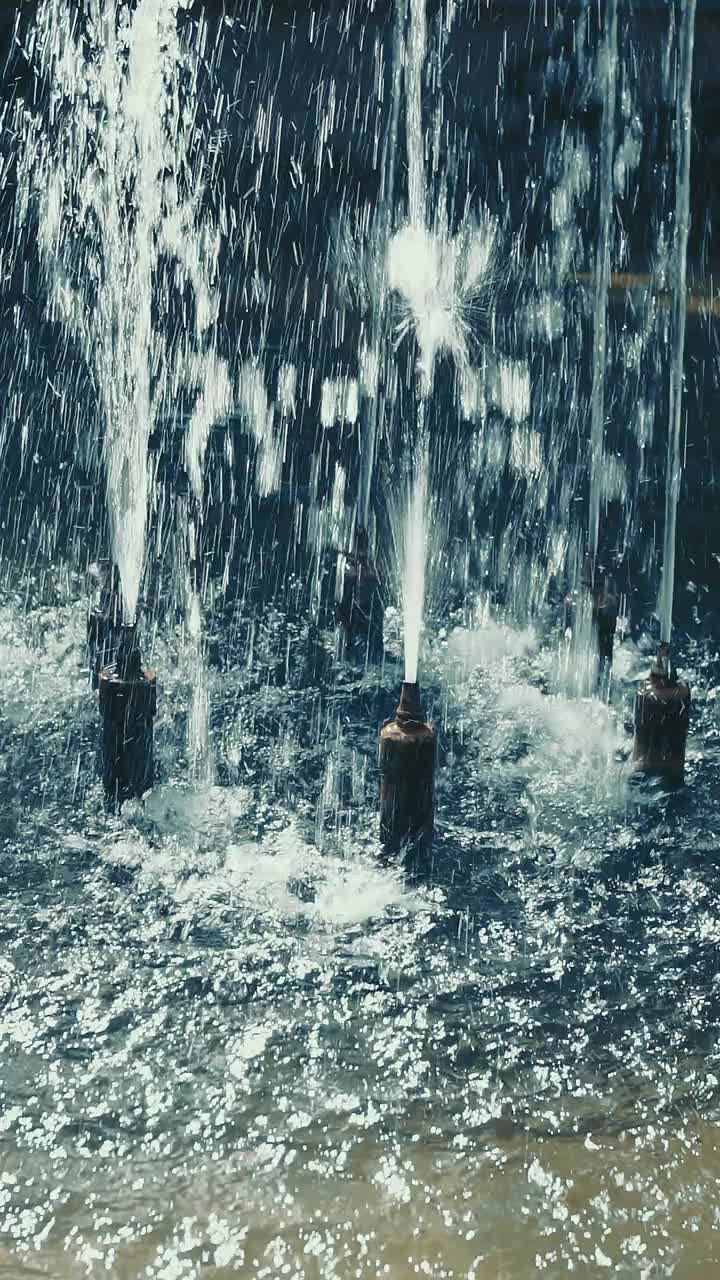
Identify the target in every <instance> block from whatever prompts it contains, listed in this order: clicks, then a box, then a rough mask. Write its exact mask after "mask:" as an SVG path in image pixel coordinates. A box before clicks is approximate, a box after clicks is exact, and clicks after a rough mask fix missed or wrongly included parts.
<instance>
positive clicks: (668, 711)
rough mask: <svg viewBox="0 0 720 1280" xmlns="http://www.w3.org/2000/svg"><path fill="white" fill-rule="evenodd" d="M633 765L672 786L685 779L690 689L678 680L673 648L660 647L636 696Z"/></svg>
mask: <svg viewBox="0 0 720 1280" xmlns="http://www.w3.org/2000/svg"><path fill="white" fill-rule="evenodd" d="M634 721H635V742H634V746H633V761H634V765H635V768H636V770H637V771H638V772H640V773H646V774H651V775H655V776H656V777H659V778H661V779H662V780H663V781H664V782H666V783H668V784H669V785H671V786H672V785H675V786H677V785H679V784H680V783H682V782H683V781H684V778H685V747H686V745H687V735H688V726H689V721H690V687H689V685H688V684H686V682H685V681H684V680H678V676H677V672H676V671H675V669H674V667H673V665H672V661H671V657H670V646H669V645H668V644H665V643H661V644H660V647H659V649H658V652H657V657H656V659H655V661H654V663H653V665H652V667H651V668H650V673H649V675H648V677H647V679H646V680H645V681H644V682H643V683H642V684H641V685H640V688H639V689H638V690H637V692H636V694H635V708H634Z"/></svg>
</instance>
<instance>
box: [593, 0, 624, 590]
mask: <svg viewBox="0 0 720 1280" xmlns="http://www.w3.org/2000/svg"><path fill="white" fill-rule="evenodd" d="M602 64H603V65H602V72H603V89H604V92H603V114H602V143H601V148H600V175H599V183H600V231H599V236H598V245H597V254H596V258H595V303H594V313H593V372H592V392H591V415H590V502H589V514H588V546H589V550H590V557H591V564H592V571H593V573H594V572H595V565H596V560H597V550H598V537H599V530H600V496H601V493H602V480H603V464H604V458H603V452H604V437H605V368H606V364H607V308H608V289H609V286H610V245H611V237H612V215H613V154H614V149H615V115H616V106H617V71H618V5H617V0H608V8H607V14H606V25H605V40H604V43H603V50H602Z"/></svg>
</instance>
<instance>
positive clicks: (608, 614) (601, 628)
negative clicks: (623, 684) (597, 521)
mask: <svg viewBox="0 0 720 1280" xmlns="http://www.w3.org/2000/svg"><path fill="white" fill-rule="evenodd" d="M582 584H583V587H584V588H585V590H586V591H587V592H589V594H590V598H591V601H592V628H593V635H594V639H595V644H596V645H597V653H598V662H599V669H598V675H599V676H600V677H602V676H603V675H604V674H606V673H607V672H608V671H609V670H610V668H611V667H612V661H613V650H614V647H615V631H616V628H617V620H618V611H619V603H620V602H619V598H618V593H617V586H616V584H615V579H614V577H612V575H611V574H605V572H604V570H603V567H602V565H595V562H594V559H593V557H592V556H591V554H590V553H589V552H588V553H587V555H586V556H585V563H584V565H583V578H582Z"/></svg>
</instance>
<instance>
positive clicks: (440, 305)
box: [387, 214, 496, 395]
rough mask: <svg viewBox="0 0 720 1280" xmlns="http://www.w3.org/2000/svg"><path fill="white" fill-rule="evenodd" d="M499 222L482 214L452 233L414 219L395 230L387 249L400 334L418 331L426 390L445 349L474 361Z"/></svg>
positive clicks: (462, 361)
mask: <svg viewBox="0 0 720 1280" xmlns="http://www.w3.org/2000/svg"><path fill="white" fill-rule="evenodd" d="M495 240H496V227H495V224H494V222H493V220H492V219H491V218H490V217H489V216H488V215H485V214H483V215H482V216H481V217H480V218H479V219H477V220H475V221H471V220H468V221H467V222H465V223H464V224H463V226H462V227H461V228H460V230H459V231H458V232H457V233H456V234H455V235H454V236H451V235H449V234H448V231H447V228H446V227H445V228H444V227H443V226H442V225H441V224H439V225H438V226H437V227H436V229H435V231H434V232H433V231H429V230H428V229H427V228H426V227H424V226H418V225H416V224H415V225H414V224H412V223H409V224H407V225H406V226H404V227H401V229H400V230H399V231H397V232H396V233H395V235H394V236H393V238H392V240H391V241H390V244H389V245H388V253H387V277H388V284H389V285H390V288H391V289H393V290H394V291H395V293H396V295H397V300H398V304H399V319H398V322H397V339H398V341H401V340H402V338H403V337H404V336H405V335H406V334H407V333H408V332H409V331H410V330H411V329H412V330H414V332H415V334H416V337H417V342H418V346H419V349H420V354H419V360H418V373H419V377H420V382H421V392H422V394H423V395H428V394H429V393H430V390H431V388H432V380H433V369H434V365H435V360H436V358H437V356H438V355H439V354H440V353H441V352H443V351H446V352H448V353H450V354H451V355H452V356H453V358H454V359H455V362H456V364H457V365H458V366H459V367H460V368H461V369H462V368H464V367H466V366H467V365H468V363H469V360H470V354H471V349H472V341H473V333H474V330H475V327H476V321H477V319H478V315H479V313H480V314H482V313H484V312H485V311H486V310H487V301H486V295H487V291H488V288H489V285H490V280H491V269H492V262H493V253H494V249H495Z"/></svg>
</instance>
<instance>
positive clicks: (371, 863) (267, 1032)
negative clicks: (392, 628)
mask: <svg viewBox="0 0 720 1280" xmlns="http://www.w3.org/2000/svg"><path fill="white" fill-rule="evenodd" d="M236 621H237V620H236ZM290 626H291V624H290V623H289V622H288V620H287V619H282V618H280V617H277V616H273V617H269V618H266V619H265V621H264V623H262V624H261V625H260V626H259V627H258V628H257V629H256V631H255V634H254V640H253V646H252V650H249V649H248V648H247V646H246V645H245V644H244V642H243V640H242V639H241V637H242V635H243V634H244V633H243V631H242V626H241V625H238V626H236V627H233V628H228V629H227V637H229V636H230V635H232V636H233V637H234V639H233V642H232V643H231V642H230V640H229V638H226V642H225V645H224V648H223V649H222V652H221V654H220V659H219V660H220V664H221V666H222V668H223V669H222V670H220V669H217V670H215V671H214V672H213V673H212V675H211V682H210V703H211V717H212V735H211V737H212V740H213V741H214V742H215V744H216V758H215V761H214V772H215V777H216V779H217V783H216V785H214V786H205V787H195V788H194V787H193V786H191V785H190V784H189V782H188V781H187V777H188V770H187V767H186V765H185V763H184V762H183V757H182V744H183V742H184V734H185V724H184V714H185V713H184V710H183V708H184V707H185V706H186V705H187V683H188V679H189V676H190V673H189V671H188V670H187V669H185V667H184V666H183V662H182V645H181V643H180V641H179V640H178V641H177V644H176V640H175V639H174V638H172V637H171V640H170V641H168V640H167V639H165V641H164V642H163V644H162V645H160V643H159V642H158V643H157V644H156V651H155V653H154V655H153V658H154V661H155V662H156V663H157V665H158V667H159V668H160V670H161V673H162V676H163V683H162V700H161V711H160V715H159V718H158V723H157V733H156V738H157V745H158V756H159V769H160V772H161V774H162V781H161V783H160V785H159V786H158V787H157V789H156V790H155V792H154V793H153V794H152V795H151V796H149V797H148V798H147V800H146V802H145V804H144V805H143V806H135V807H132V806H128V807H126V809H125V810H123V812H122V814H121V815H119V816H110V815H106V814H105V812H104V809H103V805H102V799H101V789H100V785H99V783H98V782H97V781H96V778H95V774H94V750H95V738H96V707H95V704H94V700H93V695H92V694H91V692H90V690H89V688H88V684H87V678H86V675H85V672H84V671H83V660H84V657H83V646H82V641H83V636H84V610H83V606H82V604H80V603H73V602H70V603H64V604H59V605H58V604H55V605H53V606H52V607H50V606H40V605H37V606H34V607H31V608H30V609H28V610H27V612H26V611H25V610H24V609H20V608H19V607H18V604H17V603H16V602H14V601H13V600H12V599H11V598H7V599H6V601H5V603H4V605H3V607H2V611H1V612H0V645H1V646H2V658H3V662H2V671H3V675H2V698H1V702H0V716H1V719H2V726H1V727H2V744H3V746H2V755H1V756H0V787H1V788H2V791H1V795H2V800H1V807H2V819H1V823H2V859H1V861H0V868H1V872H2V901H3V912H2V917H1V918H0V931H1V933H2V950H1V953H0V955H1V958H0V1002H1V1003H0V1048H1V1055H2V1056H1V1059H0V1061H1V1064H2V1065H1V1067H0V1090H1V1093H0V1276H3V1277H8V1280H9V1278H10V1277H20V1276H25V1275H27V1276H31V1275H46V1276H53V1277H58V1278H59V1280H60V1278H63V1280H64V1277H73V1278H74V1277H81V1276H91V1277H95V1276H104V1275H108V1274H109V1275H111V1276H113V1277H118V1278H119V1280H120V1278H125V1277H128V1278H129V1277H136V1276H137V1277H139V1276H143V1277H145V1276H147V1277H155V1278H158V1280H160V1278H162V1280H171V1278H172V1280H180V1278H183V1280H184V1278H185V1277H195V1276H203V1277H206V1276H207V1277H214V1276H217V1277H221V1276H230V1275H247V1276H255V1275H257V1276H266V1277H279V1276H289V1277H293V1276H296V1277H343V1278H345V1277H347V1278H349V1277H356V1276H357V1277H365V1276H368V1277H369V1276H382V1275H389V1276H393V1277H405V1276H408V1277H409V1276H414V1275H429V1276H437V1277H441V1276H447V1277H481V1276H482V1277H485V1276H487V1277H490V1276H493V1277H496V1276H507V1277H524V1276H528V1277H529V1276H533V1275H535V1274H540V1273H542V1274H547V1275H551V1276H564V1275H566V1274H568V1273H569V1272H571V1271H574V1272H575V1273H577V1274H579V1275H584V1276H596V1275H597V1276H602V1275H604V1274H606V1273H610V1274H612V1273H614V1274H621V1275H627V1276H633V1277H639V1276H647V1277H654V1276H665V1275H673V1276H677V1277H684V1276H701V1275H702V1276H705V1275H713V1274H715V1268H717V1267H720V1249H719V1248H718V1245H717V1243H716V1241H717V1227H718V1222H717V1218H718V1209H717V1205H718V1194H717V1188H718V1177H719V1175H720V1159H719V1157H718V1127H717V1112H718V1107H717V1100H718V1089H719V1080H720V1064H719V1062H718V1031H717V1025H718V1001H719V997H720V978H719V972H720V968H719V965H718V938H719V936H720V910H719V905H720V904H719V900H718V888H717V875H718V873H717V867H718V841H717V831H718V825H719V824H720V794H719V793H718V779H719V775H720V771H719V770H718V745H717V744H718V730H717V727H716V725H717V718H716V714H715V706H716V702H715V694H716V685H715V683H714V680H715V678H716V676H717V660H716V659H713V658H712V655H709V654H708V653H707V651H706V650H705V649H703V648H702V647H701V646H700V645H696V646H694V647H691V648H690V649H689V650H688V664H689V665H692V664H693V663H694V668H693V671H692V682H693V686H694V689H695V692H696V695H697V701H696V711H695V722H694V729H693V736H692V741H691V748H690V750H689V770H688V775H689V786H688V787H687V788H686V789H685V791H684V792H682V793H677V794H674V795H664V794H662V793H661V792H658V791H656V790H654V789H653V788H652V787H644V788H638V787H637V786H635V785H633V784H631V783H630V780H629V775H628V765H627V762H626V755H627V745H628V742H627V738H626V733H625V729H624V726H623V717H624V714H625V712H626V709H627V691H626V688H627V689H629V688H630V683H629V682H630V679H631V677H632V676H633V674H634V671H635V670H636V669H637V670H640V669H641V668H642V663H643V661H644V660H643V659H641V658H640V656H639V655H638V654H637V653H635V652H634V651H633V650H632V648H631V647H630V646H626V647H623V649H622V650H621V651H620V653H619V655H618V662H617V672H618V673H619V674H618V676H617V678H616V682H615V688H614V692H613V700H612V704H611V706H610V707H604V706H602V705H601V704H598V703H590V702H577V701H572V700H570V699H567V698H564V697H562V696H561V695H559V694H557V695H556V694H553V693H552V689H553V688H554V687H557V685H556V677H557V666H558V664H557V659H556V657H555V656H554V655H553V651H552V647H551V646H549V645H547V644H544V645H539V643H538V641H537V639H536V638H535V637H533V636H531V635H530V634H520V633H517V632H510V631H507V630H505V629H504V628H502V627H500V626H499V625H496V624H490V623H485V624H484V625H471V626H470V627H469V628H466V629H465V630H464V631H455V632H451V633H450V635H449V636H446V635H445V634H444V633H441V635H440V636H438V637H436V638H435V639H434V640H432V641H431V642H430V643H429V650H430V652H429V657H428V660H427V662H426V669H427V675H426V681H425V690H426V701H427V704H428V707H430V708H431V709H432V714H433V716H434V718H435V720H436V722H437V723H439V725H440V728H441V733H442V768H441V771H440V776H439V792H438V828H439V829H438V835H437V838H436V842H435V851H434V856H433V862H432V865H431V866H428V867H422V868H419V869H418V872H417V874H416V875H415V876H413V877H411V878H407V877H405V876H404V875H403V872H402V869H401V868H399V867H394V866H386V865H383V864H382V862H381V860H380V859H379V857H378V849H377V841H376V818H375V794H376V788H377V778H376V774H375V765H374V738H375V733H376V730H377V725H378V723H379V722H380V720H381V719H382V718H383V717H384V716H385V715H386V714H387V713H388V709H392V706H393V699H394V696H395V694H396V690H397V685H398V680H399V678H400V676H399V668H398V666H397V665H396V664H395V663H394V662H393V661H392V660H390V661H388V663H387V665H386V668H385V669H384V671H380V670H379V669H378V670H376V671H369V672H368V673H367V674H360V673H359V672H354V671H353V670H352V669H350V668H342V667H337V666H336V665H335V664H334V661H333V658H332V638H331V637H329V636H322V635H321V636H319V637H315V638H314V639H312V638H310V639H308V637H307V635H303V634H298V635H295V634H294V633H293V632H292V630H291V631H290V633H288V627H290ZM288 634H290V635H291V640H292V644H291V649H290V652H291V654H292V657H293V661H291V662H280V663H278V661H277V653H278V652H279V653H281V654H282V655H283V658H284V657H285V655H286V654H287V652H288V646H287V636H288ZM177 645H179V646H180V648H179V649H178V651H177V653H176V652H175V648H174V647H173V646H175V647H176V648H177ZM313 646H314V652H311V650H312V648H313ZM296 656H297V661H298V663H299V664H300V666H302V670H303V671H304V672H305V673H307V670H308V668H309V665H311V666H312V667H313V669H314V670H315V671H316V672H317V673H319V674H317V675H316V677H315V678H314V679H313V680H309V681H307V682H306V683H304V684H302V685H301V684H300V682H299V681H298V680H296V679H295V676H294V674H293V672H294V666H293V663H294V661H295V657H296ZM623 673H624V678H625V679H626V681H627V685H626V684H624V682H623V678H622V677H623ZM548 688H549V689H550V690H551V692H550V693H545V692H543V691H542V690H543V689H548Z"/></svg>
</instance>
